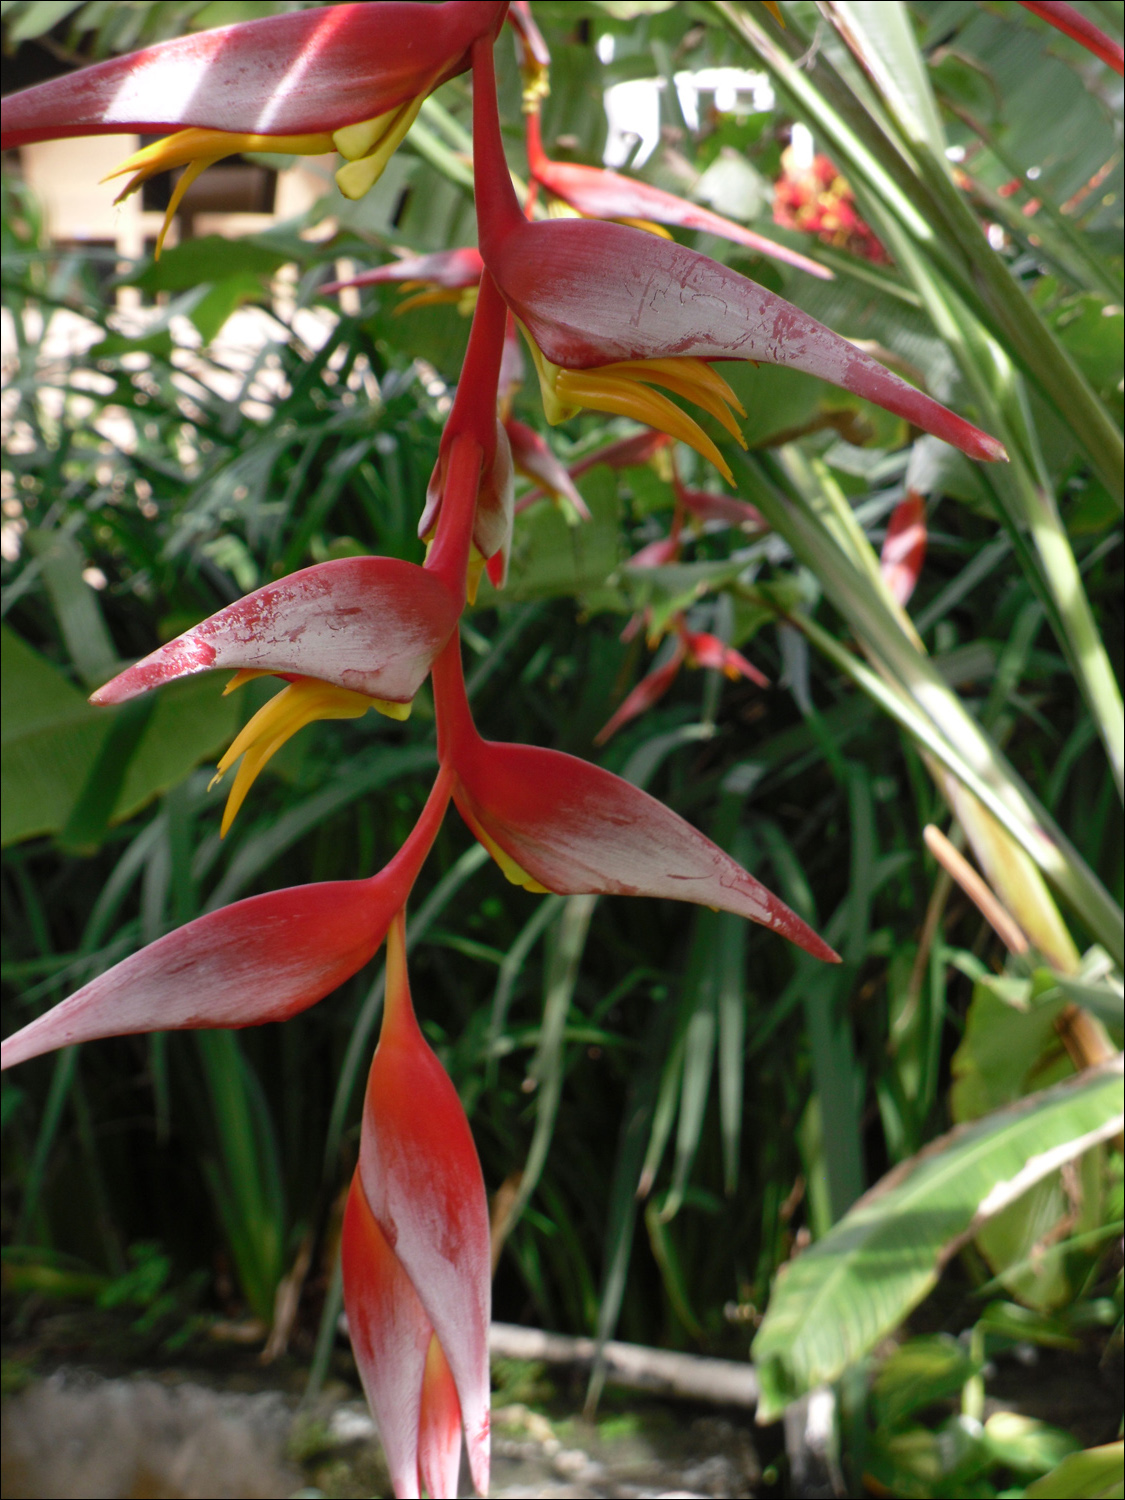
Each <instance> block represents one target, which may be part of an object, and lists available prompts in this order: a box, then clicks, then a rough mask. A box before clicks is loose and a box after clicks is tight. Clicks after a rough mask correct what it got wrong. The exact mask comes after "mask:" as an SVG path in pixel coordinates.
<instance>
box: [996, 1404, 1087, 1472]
mask: <svg viewBox="0 0 1125 1500" xmlns="http://www.w3.org/2000/svg"><path fill="white" fill-rule="evenodd" d="M984 1440H985V1442H986V1443H987V1444H988V1446H989V1449H990V1450H991V1452H992V1456H993V1458H994V1459H995V1460H996V1462H997V1463H998V1464H1003V1465H1004V1467H1005V1468H1007V1469H1014V1470H1015V1471H1016V1473H1017V1474H1028V1473H1031V1474H1042V1473H1044V1472H1045V1471H1046V1470H1047V1469H1052V1468H1054V1467H1055V1465H1056V1464H1059V1463H1061V1462H1062V1460H1063V1459H1064V1458H1066V1457H1068V1456H1069V1455H1070V1454H1071V1453H1073V1451H1074V1450H1075V1448H1077V1447H1078V1441H1077V1439H1076V1438H1073V1437H1071V1435H1070V1433H1069V1432H1062V1431H1061V1430H1060V1429H1059V1428H1058V1427H1048V1425H1047V1423H1046V1422H1038V1421H1036V1420H1035V1418H1034V1417H1025V1416H1022V1415H1021V1414H1020V1413H1019V1412H1014V1411H997V1412H993V1414H992V1416H990V1417H989V1419H988V1421H987V1422H986V1423H985V1424H984Z"/></svg>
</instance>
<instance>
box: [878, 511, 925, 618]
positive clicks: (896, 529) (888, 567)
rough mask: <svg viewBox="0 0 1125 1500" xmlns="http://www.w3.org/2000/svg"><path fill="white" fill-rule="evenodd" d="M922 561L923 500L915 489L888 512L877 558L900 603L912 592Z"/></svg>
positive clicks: (923, 553)
mask: <svg viewBox="0 0 1125 1500" xmlns="http://www.w3.org/2000/svg"><path fill="white" fill-rule="evenodd" d="M925 560H926V502H925V500H924V499H923V498H922V496H921V495H920V494H919V493H918V492H917V490H909V491H907V494H906V498H905V499H904V500H900V501H899V503H898V504H897V505H896V506H895V508H894V510H893V511H892V512H891V519H890V524H889V525H888V527H887V535H886V537H885V538H884V540H883V550H882V553H881V555H880V558H879V568H880V570H881V572H882V574H883V578H884V580H885V582H886V585H887V587H888V588H889V589H890V591H891V593H892V594H893V595H894V597H895V598H896V599H897V600H898V602H899V604H905V603H906V601H907V600H908V599H909V598H910V596H911V594H912V593H913V592H914V589H915V587H916V585H917V583H918V576H919V574H920V573H921V571H922V564H923V562H925Z"/></svg>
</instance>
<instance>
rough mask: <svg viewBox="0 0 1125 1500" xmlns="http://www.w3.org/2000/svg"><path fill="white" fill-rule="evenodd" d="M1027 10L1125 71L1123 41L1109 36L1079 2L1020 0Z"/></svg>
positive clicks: (1113, 66) (1113, 67)
mask: <svg viewBox="0 0 1125 1500" xmlns="http://www.w3.org/2000/svg"><path fill="white" fill-rule="evenodd" d="M1020 4H1021V5H1022V6H1023V7H1024V9H1025V10H1029V11H1031V12H1032V14H1033V15H1037V16H1038V17H1039V18H1040V20H1042V21H1046V22H1047V24H1048V25H1049V26H1053V27H1054V28H1055V29H1056V31H1061V32H1064V33H1065V34H1066V35H1067V36H1069V37H1072V38H1073V39H1074V41H1076V42H1081V44H1082V45H1083V47H1085V48H1086V50H1087V52H1092V53H1093V54H1094V56H1095V57H1100V58H1101V60H1102V62H1104V63H1108V64H1109V66H1110V67H1111V68H1112V69H1113V71H1114V72H1115V73H1125V49H1123V48H1122V46H1121V43H1120V42H1115V41H1114V40H1113V38H1112V37H1109V36H1106V34H1105V32H1104V31H1100V30H1099V29H1098V27H1097V26H1095V25H1094V23H1093V22H1092V21H1088V20H1087V19H1086V17H1085V16H1084V15H1083V14H1082V12H1081V11H1080V10H1078V9H1077V7H1076V6H1073V5H1066V4H1065V3H1063V0H1020Z"/></svg>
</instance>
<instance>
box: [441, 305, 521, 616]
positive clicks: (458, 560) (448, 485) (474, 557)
mask: <svg viewBox="0 0 1125 1500" xmlns="http://www.w3.org/2000/svg"><path fill="white" fill-rule="evenodd" d="M507 316H508V315H507V309H506V308H505V306H504V302H503V299H502V298H501V296H500V294H499V292H498V291H497V290H496V286H495V283H494V282H493V280H492V278H491V277H490V276H488V275H482V277H481V285H480V295H479V297H478V299H477V306H476V311H475V312H474V314H473V326H472V329H471V330H470V333H469V347H468V349H467V350H466V353H465V363H464V365H463V367H462V370H461V378H460V380H459V381H458V382H457V395H456V396H455V398H454V401H453V409H452V411H451V412H450V413H449V419H448V421H447V422H446V424H445V430H444V432H443V433H442V435H441V446H440V447H439V449H438V461H437V464H436V465H435V467H434V472H433V474H432V476H431V478H430V483H429V487H428V488H427V490H426V508H425V510H424V511H423V513H422V519H421V521H420V522H419V523H418V535H419V536H420V537H422V538H423V539H425V540H428V539H429V538H430V537H431V536H432V537H433V544H432V547H431V550H430V555H429V557H428V558H427V560H426V567H427V568H428V569H431V570H433V571H434V572H436V573H438V574H440V575H441V576H442V577H443V578H445V579H446V580H447V581H448V583H449V585H450V587H456V588H457V589H458V590H459V591H460V599H461V602H462V604H463V601H464V597H465V593H464V591H465V587H466V577H467V579H468V597H469V599H470V601H471V600H472V599H474V598H475V597H476V586H477V581H478V580H479V578H480V571H481V568H482V567H483V566H484V564H485V563H486V562H487V563H488V564H489V577H490V578H492V581H493V582H494V583H496V584H497V585H498V586H499V584H500V583H502V582H503V579H504V575H505V573H506V571H507V558H508V551H509V549H510V546H511V538H512V517H513V502H514V494H515V475H514V473H513V471H512V453H511V448H510V446H509V443H508V436H507V433H506V432H505V431H504V427H503V424H502V423H501V422H500V419H499V417H498V416H497V413H496V398H497V391H498V389H499V384H500V367H501V364H502V361H503V357H504V336H505V327H506V324H507ZM459 462H460V464H461V465H462V466H463V469H464V472H463V473H462V472H461V471H460V470H459V469H458V463H459ZM474 465H475V472H473V473H472V474H471V475H470V471H471V470H473V468H474Z"/></svg>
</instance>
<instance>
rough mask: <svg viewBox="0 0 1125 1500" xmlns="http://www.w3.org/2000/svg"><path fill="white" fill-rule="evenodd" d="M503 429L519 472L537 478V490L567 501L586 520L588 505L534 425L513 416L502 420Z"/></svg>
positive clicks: (588, 516) (588, 511) (588, 513)
mask: <svg viewBox="0 0 1125 1500" xmlns="http://www.w3.org/2000/svg"><path fill="white" fill-rule="evenodd" d="M504 430H505V431H506V432H507V434H508V441H509V443H510V444H511V445H512V462H513V463H514V464H515V466H516V468H517V469H518V470H519V472H520V473H521V474H524V475H526V477H527V478H528V479H534V480H536V481H537V482H538V484H539V486H540V489H541V490H542V491H544V492H546V493H547V494H548V495H552V496H554V497H556V498H557V499H560V500H566V501H567V502H568V503H569V504H570V505H571V506H572V507H573V510H574V512H575V513H576V515H577V517H578V518H579V519H581V520H583V521H588V520H589V519H590V507H589V506H588V505H587V504H586V502H585V500H583V498H582V496H581V494H580V493H579V491H578V488H577V486H576V485H575V483H574V480H573V479H571V477H570V475H569V474H568V473H567V471H566V469H565V468H564V467H563V465H562V462H561V460H560V459H559V458H558V457H556V455H555V454H554V453H553V452H552V451H551V449H550V448H549V447H548V445H547V442H546V440H545V439H544V438H543V437H542V436H541V435H540V434H539V433H538V432H536V431H535V429H534V428H533V427H528V426H527V424H526V423H524V422H519V421H517V420H516V418H515V417H509V418H508V419H507V420H506V421H505V423H504Z"/></svg>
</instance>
